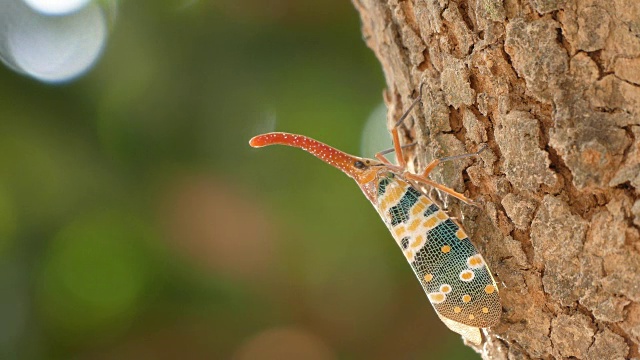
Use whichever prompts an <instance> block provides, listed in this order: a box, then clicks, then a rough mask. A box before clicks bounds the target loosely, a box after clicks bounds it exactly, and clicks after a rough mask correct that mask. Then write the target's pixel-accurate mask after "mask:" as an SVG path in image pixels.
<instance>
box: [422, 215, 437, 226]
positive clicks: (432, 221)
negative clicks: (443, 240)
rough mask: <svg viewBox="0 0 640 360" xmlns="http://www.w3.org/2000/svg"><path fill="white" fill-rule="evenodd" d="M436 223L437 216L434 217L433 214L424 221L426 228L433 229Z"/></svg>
mask: <svg viewBox="0 0 640 360" xmlns="http://www.w3.org/2000/svg"><path fill="white" fill-rule="evenodd" d="M436 225H438V218H436V217H435V216H432V217H430V218H428V219H427V220H425V222H424V226H425V227H426V228H427V229H433V228H434V227H436Z"/></svg>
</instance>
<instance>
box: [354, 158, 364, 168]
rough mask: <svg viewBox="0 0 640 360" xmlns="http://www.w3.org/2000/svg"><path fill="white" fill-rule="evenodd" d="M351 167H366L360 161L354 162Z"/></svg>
mask: <svg viewBox="0 0 640 360" xmlns="http://www.w3.org/2000/svg"><path fill="white" fill-rule="evenodd" d="M353 166H355V167H356V168H358V169H364V168H365V167H366V165H365V164H364V163H363V162H362V161H360V160H358V161H356V162H354V163H353Z"/></svg>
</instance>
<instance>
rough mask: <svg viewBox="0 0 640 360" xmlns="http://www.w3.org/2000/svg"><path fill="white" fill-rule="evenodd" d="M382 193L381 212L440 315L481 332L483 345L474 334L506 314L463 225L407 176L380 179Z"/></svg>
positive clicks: (379, 193)
mask: <svg viewBox="0 0 640 360" xmlns="http://www.w3.org/2000/svg"><path fill="white" fill-rule="evenodd" d="M377 190H378V191H377V209H378V212H379V213H380V215H381V216H382V219H383V220H384V221H385V223H386V224H387V227H388V228H389V230H390V231H391V234H392V235H393V236H394V238H395V239H396V241H397V242H398V245H399V246H400V248H401V249H402V251H403V252H404V255H405V257H406V258H407V261H409V263H410V264H411V267H412V268H413V271H414V272H415V274H416V276H417V277H418V279H419V280H420V283H421V284H422V287H423V288H424V290H425V292H426V293H427V296H428V298H429V300H430V301H431V304H432V305H433V307H434V308H435V309H436V311H437V312H438V315H439V316H440V317H441V318H442V319H443V321H444V322H445V324H446V325H447V326H448V327H449V328H451V329H452V330H454V331H456V332H458V333H461V331H463V332H464V331H471V332H473V331H472V330H475V332H477V338H478V341H479V336H480V334H479V331H478V330H477V329H472V328H485V327H490V326H492V325H495V324H496V323H497V322H498V320H499V318H500V314H501V311H502V307H501V305H500V298H499V296H498V288H497V287H496V283H495V280H494V279H493V277H492V276H491V272H490V270H489V268H488V267H487V265H486V263H485V261H484V259H483V258H482V255H480V254H479V253H478V252H477V251H476V249H475V247H474V246H473V244H472V243H471V242H470V241H469V238H468V237H467V235H466V234H465V232H464V230H463V229H462V228H461V227H460V226H459V225H458V224H456V223H455V222H454V221H453V220H452V219H451V218H449V216H448V215H447V214H446V213H445V212H443V211H442V210H440V208H439V207H438V206H437V205H436V204H434V203H433V202H432V201H431V200H430V199H429V198H428V197H427V196H425V195H424V194H422V193H421V192H420V191H418V190H416V189H415V188H413V187H412V186H411V184H410V183H408V182H407V181H406V180H404V179H403V178H401V176H398V175H395V174H393V173H389V174H387V175H382V176H380V177H379V178H378V180H377ZM447 320H448V321H447ZM456 326H457V329H455V328H454V327H456ZM469 327H472V328H469ZM461 334H462V333H461ZM463 335H464V334H463ZM465 337H466V336H465ZM474 342H475V341H474Z"/></svg>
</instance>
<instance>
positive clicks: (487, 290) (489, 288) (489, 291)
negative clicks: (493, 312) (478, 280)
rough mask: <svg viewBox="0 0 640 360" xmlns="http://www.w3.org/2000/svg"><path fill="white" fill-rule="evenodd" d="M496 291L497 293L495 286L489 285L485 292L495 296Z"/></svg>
mask: <svg viewBox="0 0 640 360" xmlns="http://www.w3.org/2000/svg"><path fill="white" fill-rule="evenodd" d="M494 291H496V287H495V286H493V285H487V286H485V287H484V292H486V293H487V294H493V292H494Z"/></svg>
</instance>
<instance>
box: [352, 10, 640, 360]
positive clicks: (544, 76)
mask: <svg viewBox="0 0 640 360" xmlns="http://www.w3.org/2000/svg"><path fill="white" fill-rule="evenodd" d="M353 2H354V4H355V7H356V9H357V10H358V11H359V13H360V16H361V20H362V31H363V34H364V39H365V41H366V43H367V45H368V46H369V47H370V48H371V49H373V51H374V52H375V55H376V56H377V57H378V59H379V61H380V62H381V64H382V67H383V70H384V74H385V77H386V82H387V87H388V88H387V90H386V91H385V94H384V95H385V96H384V97H385V102H386V103H387V105H388V107H389V109H390V111H389V116H388V117H389V122H388V126H389V127H391V126H393V123H394V120H395V119H397V118H398V117H399V115H400V113H401V112H402V110H404V109H406V108H407V107H408V106H409V104H410V102H411V99H412V98H415V96H416V95H417V91H418V88H419V86H420V84H421V83H424V96H423V100H422V102H421V104H420V106H419V107H418V108H417V109H416V110H415V112H414V113H413V114H412V118H411V119H409V120H407V121H406V122H405V124H404V125H403V126H402V127H401V129H400V130H401V134H402V137H403V139H402V141H403V142H404V143H410V142H417V145H416V146H415V147H413V148H412V150H408V151H407V154H406V157H407V160H408V163H409V167H410V170H413V171H418V170H420V169H422V168H423V167H424V166H425V165H426V164H427V163H428V162H429V161H430V160H432V159H433V158H436V157H442V156H449V155H456V154H462V153H466V152H471V151H475V150H477V149H478V147H479V145H480V144H483V143H487V144H488V145H489V148H488V150H486V151H485V152H483V153H482V154H481V156H480V158H481V160H479V161H475V160H468V159H467V160H462V161H458V162H451V163H444V164H442V165H440V166H439V167H438V168H437V169H436V171H434V173H433V175H431V177H432V179H434V180H436V181H438V182H441V183H444V184H447V185H448V186H451V187H453V188H454V189H456V190H457V191H460V192H464V193H466V194H467V195H468V196H469V197H471V198H472V199H476V201H478V203H479V204H480V205H479V206H478V207H473V206H468V205H464V204H461V203H460V202H458V201H450V200H449V199H446V197H443V201H444V202H445V204H446V205H447V206H448V208H449V211H450V213H452V214H453V215H457V216H458V217H459V219H460V220H461V221H462V223H463V226H464V227H465V228H466V230H467V232H468V233H469V234H470V238H471V239H472V241H473V242H474V244H475V245H476V247H477V248H478V250H479V251H480V252H481V253H482V254H483V255H484V257H485V259H486V260H487V262H488V264H489V265H490V268H491V269H492V272H493V273H494V274H495V275H496V281H497V282H498V285H499V288H500V297H501V301H502V306H503V313H502V318H501V321H500V323H499V324H498V325H496V326H494V327H492V328H490V329H488V330H486V331H485V332H484V335H485V339H484V343H483V344H482V345H480V346H474V348H475V350H476V351H478V352H479V353H480V354H481V355H482V356H483V358H486V359H530V358H544V359H551V358H578V359H625V358H627V359H628V358H640V353H639V349H638V344H639V343H640V1H635V0H634V1H631V0H565V1H562V0H504V1H503V0H458V1H451V0H404V1H402V0H353ZM432 194H433V193H432ZM468 345H470V346H473V345H472V344H468Z"/></svg>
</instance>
